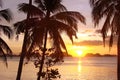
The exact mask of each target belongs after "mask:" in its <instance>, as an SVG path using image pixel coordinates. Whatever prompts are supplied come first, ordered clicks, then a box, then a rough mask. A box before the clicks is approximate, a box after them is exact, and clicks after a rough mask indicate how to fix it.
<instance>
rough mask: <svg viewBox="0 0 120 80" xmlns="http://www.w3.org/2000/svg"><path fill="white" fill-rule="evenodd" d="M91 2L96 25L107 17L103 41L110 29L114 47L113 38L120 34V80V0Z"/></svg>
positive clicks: (119, 66)
mask: <svg viewBox="0 0 120 80" xmlns="http://www.w3.org/2000/svg"><path fill="white" fill-rule="evenodd" d="M90 4H91V6H92V8H93V10H92V17H93V20H94V22H95V25H98V24H99V23H100V20H101V19H102V18H105V22H104V25H103V27H102V30H101V33H102V35H103V41H104V43H105V38H106V37H107V33H108V32H109V30H110V31H111V35H110V40H109V46H110V47H112V44H113V39H114V37H116V35H117V36H118V40H117V41H118V42H117V56H118V58H117V59H118V60H117V61H118V63H117V73H118V74H117V77H118V80H120V0H90Z"/></svg>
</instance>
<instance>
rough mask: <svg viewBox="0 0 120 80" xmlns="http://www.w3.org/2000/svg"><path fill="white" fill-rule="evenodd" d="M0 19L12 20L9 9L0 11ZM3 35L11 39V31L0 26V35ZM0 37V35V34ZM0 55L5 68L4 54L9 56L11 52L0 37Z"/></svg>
mask: <svg viewBox="0 0 120 80" xmlns="http://www.w3.org/2000/svg"><path fill="white" fill-rule="evenodd" d="M1 4H2V3H1V0H0V6H2V5H1ZM0 17H1V19H3V18H4V19H5V20H7V21H8V22H9V21H10V20H11V19H12V17H11V12H10V10H9V9H4V10H1V11H0ZM2 32H3V33H4V34H5V35H6V36H7V37H8V38H9V39H10V38H11V37H12V29H11V28H10V27H9V26H5V25H2V24H1V25H0V33H2ZM0 35H1V34H0ZM0 54H1V55H3V56H4V61H5V63H6V66H7V58H6V54H9V55H11V54H12V51H11V49H10V48H9V46H8V45H7V43H6V42H5V41H4V40H3V39H2V38H1V37H0Z"/></svg>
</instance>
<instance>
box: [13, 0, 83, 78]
mask: <svg viewBox="0 0 120 80" xmlns="http://www.w3.org/2000/svg"><path fill="white" fill-rule="evenodd" d="M35 2H36V3H37V4H38V9H39V10H38V9H36V7H35V6H33V5H28V4H25V3H24V4H21V5H20V6H19V7H20V8H19V10H21V11H23V12H25V13H28V12H29V10H32V9H35V10H34V11H30V12H37V13H38V12H39V15H37V16H31V17H30V19H29V29H27V31H29V32H28V33H29V34H28V35H27V36H26V37H27V42H26V44H27V47H26V48H27V50H26V51H27V52H29V51H32V49H34V48H35V47H34V46H39V47H42V46H43V55H42V61H41V66H40V69H39V70H40V71H39V74H38V79H37V80H39V79H40V77H41V72H42V68H43V64H44V59H45V52H46V45H47V38H48V35H50V37H51V38H52V39H53V47H54V48H55V50H56V53H55V54H54V55H57V56H56V57H57V59H61V58H62V57H63V51H62V49H64V50H65V51H66V52H67V49H66V46H65V44H64V41H63V39H62V37H61V35H60V33H61V31H65V32H66V34H67V35H68V37H69V38H70V39H71V41H72V42H73V36H75V37H76V31H77V20H79V21H81V22H82V23H85V18H84V17H83V16H82V15H81V14H80V13H79V12H74V11H67V10H66V8H65V7H64V6H63V5H62V4H61V0H35ZM30 8H32V9H30ZM34 14H35V13H34ZM41 14H42V15H43V16H42V17H41ZM31 15H32V14H31ZM44 15H45V16H44ZM36 18H37V19H36ZM34 19H35V20H34ZM31 20H32V21H31ZM15 26H17V33H18V34H19V33H21V32H23V33H24V28H25V27H26V20H24V21H20V22H18V23H17V24H15Z"/></svg>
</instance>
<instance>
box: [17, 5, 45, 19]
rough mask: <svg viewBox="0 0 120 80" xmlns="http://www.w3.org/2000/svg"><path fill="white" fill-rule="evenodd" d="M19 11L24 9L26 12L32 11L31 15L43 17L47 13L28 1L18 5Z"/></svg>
mask: <svg viewBox="0 0 120 80" xmlns="http://www.w3.org/2000/svg"><path fill="white" fill-rule="evenodd" d="M18 9H19V11H22V12H24V13H28V12H30V15H31V16H39V17H40V18H42V17H43V16H44V15H45V14H44V12H43V11H42V10H40V9H38V8H37V7H35V6H33V5H29V4H27V3H21V4H19V5H18Z"/></svg>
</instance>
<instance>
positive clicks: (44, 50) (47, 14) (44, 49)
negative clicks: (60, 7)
mask: <svg viewBox="0 0 120 80" xmlns="http://www.w3.org/2000/svg"><path fill="white" fill-rule="evenodd" d="M49 17H50V11H47V13H46V19H47V20H49ZM47 33H48V29H47V27H46V29H45V39H44V48H43V55H42V59H41V65H40V67H39V72H38V77H37V80H40V77H41V74H42V69H43V64H44V60H45V52H46V44H47Z"/></svg>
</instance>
